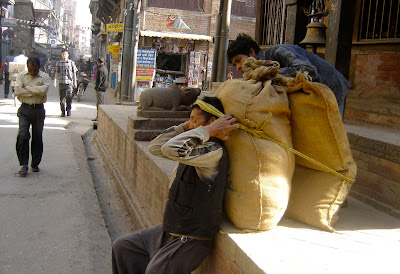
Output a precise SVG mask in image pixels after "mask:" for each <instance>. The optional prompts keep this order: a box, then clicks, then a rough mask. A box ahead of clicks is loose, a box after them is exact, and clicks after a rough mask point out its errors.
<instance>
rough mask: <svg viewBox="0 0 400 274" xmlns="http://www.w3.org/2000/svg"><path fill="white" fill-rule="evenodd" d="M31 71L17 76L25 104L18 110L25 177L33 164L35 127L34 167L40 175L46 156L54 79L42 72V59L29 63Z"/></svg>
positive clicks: (19, 147) (17, 91)
mask: <svg viewBox="0 0 400 274" xmlns="http://www.w3.org/2000/svg"><path fill="white" fill-rule="evenodd" d="M27 67H28V71H24V72H21V73H20V74H18V75H17V79H16V81H15V95H16V96H17V98H18V100H19V101H20V102H21V106H20V108H19V109H18V118H19V129H18V135H17V143H16V151H17V156H18V160H19V164H20V165H21V166H22V168H21V170H20V171H19V175H20V176H21V177H25V176H26V174H27V173H28V163H29V139H30V137H31V135H30V133H29V128H30V126H32V141H31V154H32V160H31V167H32V171H33V172H39V164H40V162H41V160H42V154H43V139H42V133H43V126H44V119H45V116H46V112H45V109H44V106H43V103H45V102H46V100H47V91H48V89H49V85H50V77H49V75H47V74H46V73H44V72H43V71H40V60H39V58H37V57H30V58H28V60H27Z"/></svg>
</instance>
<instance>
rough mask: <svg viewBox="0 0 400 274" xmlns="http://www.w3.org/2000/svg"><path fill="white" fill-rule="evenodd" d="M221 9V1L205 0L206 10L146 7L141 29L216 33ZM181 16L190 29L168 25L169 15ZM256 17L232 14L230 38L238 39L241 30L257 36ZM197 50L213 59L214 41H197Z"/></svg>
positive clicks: (204, 33) (203, 33)
mask: <svg viewBox="0 0 400 274" xmlns="http://www.w3.org/2000/svg"><path fill="white" fill-rule="evenodd" d="M218 10H219V1H212V0H205V1H204V12H201V11H186V10H176V9H164V8H154V7H148V8H146V16H145V20H143V13H142V14H141V20H140V24H141V29H142V30H152V31H161V32H182V33H191V34H202V35H209V36H214V35H215V27H216V15H217V14H218ZM168 15H173V16H180V17H181V19H182V20H183V21H184V22H185V23H186V24H187V25H188V26H189V27H190V28H191V29H190V30H176V29H174V28H168V27H166V22H167V16H168ZM255 25H256V18H250V17H240V16H231V25H230V33H229V39H231V40H233V39H236V37H237V35H238V34H239V33H241V32H244V33H247V34H250V35H251V36H252V37H255V28H256V27H255ZM195 45H196V48H195V50H196V51H207V52H208V56H209V60H210V61H212V60H213V50H214V45H213V43H210V42H206V41H196V42H195Z"/></svg>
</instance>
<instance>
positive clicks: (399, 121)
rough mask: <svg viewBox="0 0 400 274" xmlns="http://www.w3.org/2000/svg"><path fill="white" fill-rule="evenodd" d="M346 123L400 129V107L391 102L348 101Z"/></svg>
mask: <svg viewBox="0 0 400 274" xmlns="http://www.w3.org/2000/svg"><path fill="white" fill-rule="evenodd" d="M344 122H347V123H352V124H359V125H375V126H382V127H387V128H394V129H396V128H400V105H399V104H395V103H390V102H376V101H367V100H359V99H347V100H346V108H345V114H344Z"/></svg>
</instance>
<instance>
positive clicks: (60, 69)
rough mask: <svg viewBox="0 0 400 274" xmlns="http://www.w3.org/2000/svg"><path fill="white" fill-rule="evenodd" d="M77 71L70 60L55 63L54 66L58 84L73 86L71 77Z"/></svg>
mask: <svg viewBox="0 0 400 274" xmlns="http://www.w3.org/2000/svg"><path fill="white" fill-rule="evenodd" d="M77 71H78V69H77V68H76V66H75V63H74V61H72V60H67V61H64V60H61V61H59V62H57V65H56V73H57V80H58V81H59V83H60V84H66V85H69V84H74V78H73V75H74V73H76V72H77Z"/></svg>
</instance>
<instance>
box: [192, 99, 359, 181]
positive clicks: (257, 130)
mask: <svg viewBox="0 0 400 274" xmlns="http://www.w3.org/2000/svg"><path fill="white" fill-rule="evenodd" d="M194 104H195V105H198V106H199V107H200V108H201V109H202V110H204V111H206V112H208V113H211V114H212V115H215V116H217V117H223V116H225V114H224V113H222V112H221V111H219V110H218V109H217V108H215V107H214V106H212V105H210V104H208V103H206V102H204V101H202V100H196V102H195V103H194ZM271 117H272V113H271V112H270V113H269V114H268V117H267V119H266V120H265V122H264V123H263V125H262V126H261V128H249V127H247V126H245V125H243V124H240V129H242V130H245V131H247V132H249V133H250V134H253V135H254V136H256V137H258V138H263V139H267V140H270V141H272V142H274V143H275V144H277V145H279V146H281V147H283V148H285V149H287V150H289V151H291V152H293V153H294V154H296V155H298V156H300V157H302V158H304V159H306V160H307V161H310V162H311V163H313V164H315V165H317V166H318V167H320V168H323V169H325V170H327V171H328V172H330V173H332V174H334V175H336V176H338V177H340V178H342V179H343V180H346V181H348V182H350V183H354V179H350V178H348V177H346V176H344V175H342V174H340V173H339V172H337V171H335V170H333V169H331V168H330V167H327V166H326V165H324V164H322V163H320V162H318V161H316V160H314V159H313V158H311V157H308V156H307V155H305V154H303V153H301V152H299V151H297V150H295V149H293V148H291V147H290V146H288V145H286V144H284V143H281V142H279V141H278V140H275V139H274V138H272V137H269V136H268V135H266V134H265V133H264V131H262V130H261V129H262V128H263V127H264V125H265V124H266V122H267V121H268V120H269V119H270V118H271ZM249 122H250V121H249Z"/></svg>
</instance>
